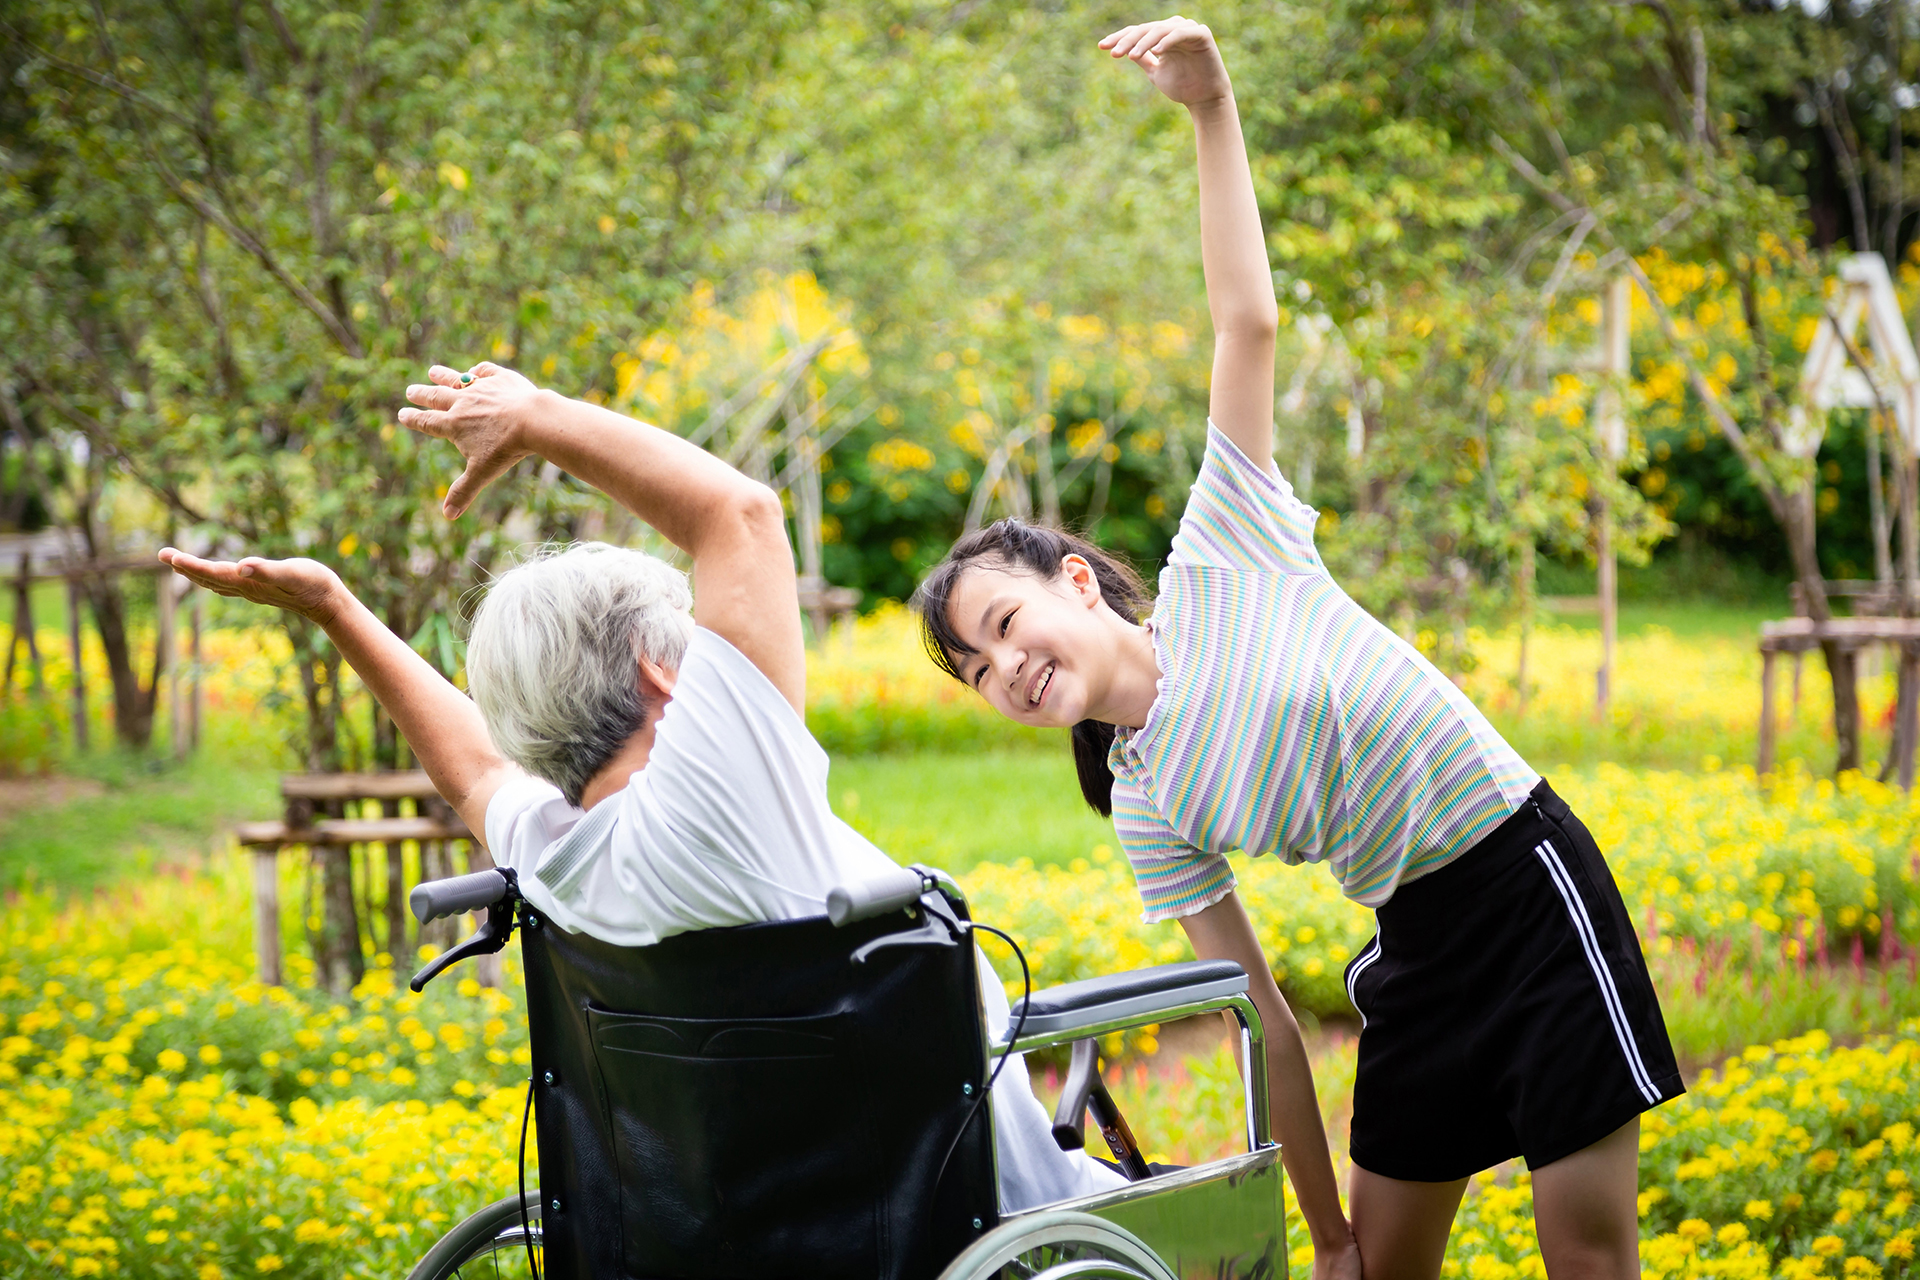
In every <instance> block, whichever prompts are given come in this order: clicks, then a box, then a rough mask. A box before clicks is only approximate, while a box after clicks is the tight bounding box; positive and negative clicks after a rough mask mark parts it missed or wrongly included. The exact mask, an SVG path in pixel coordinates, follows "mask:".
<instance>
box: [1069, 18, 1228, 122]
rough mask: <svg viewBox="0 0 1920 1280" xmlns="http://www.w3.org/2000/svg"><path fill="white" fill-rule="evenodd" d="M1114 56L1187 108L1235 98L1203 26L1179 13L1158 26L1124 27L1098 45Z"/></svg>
mask: <svg viewBox="0 0 1920 1280" xmlns="http://www.w3.org/2000/svg"><path fill="white" fill-rule="evenodd" d="M1100 47H1101V48H1102V49H1105V50H1107V51H1109V52H1110V53H1112V54H1113V56H1114V57H1116V58H1131V59H1133V61H1134V63H1135V64H1136V65H1137V66H1138V67H1139V68H1140V69H1141V70H1142V71H1144V72H1146V74H1147V79H1149V80H1151V81H1153V87H1154V88H1156V89H1158V90H1159V91H1160V92H1161V93H1164V94H1166V95H1167V97H1169V98H1171V99H1172V100H1173V101H1175V102H1177V103H1179V104H1180V105H1181V106H1183V107H1193V106H1198V105H1200V104H1201V103H1205V102H1214V101H1218V100H1220V99H1223V98H1227V97H1230V96H1232V94H1233V82H1232V81H1230V80H1228V79H1227V64H1226V63H1224V62H1222V61H1221V60H1220V47H1219V46H1218V45H1216V44H1215V43H1214V42H1213V32H1211V31H1209V30H1208V29H1207V28H1206V27H1205V26H1203V25H1201V24H1200V23H1198V22H1195V21H1193V19H1191V18H1183V17H1181V16H1180V15H1179V14H1175V15H1174V16H1173V17H1171V18H1163V19H1161V20H1160V21H1159V22H1148V23H1144V24H1141V25H1138V26H1132V27H1122V28H1121V29H1120V30H1118V31H1116V32H1114V33H1113V34H1112V35H1110V36H1108V37H1107V38H1106V39H1105V40H1102V41H1101V42H1100Z"/></svg>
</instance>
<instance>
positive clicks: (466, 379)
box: [460, 373, 473, 387]
mask: <svg viewBox="0 0 1920 1280" xmlns="http://www.w3.org/2000/svg"><path fill="white" fill-rule="evenodd" d="M472 381H473V375H472V374H470V373H463V374H461V375H460V385H461V386H463V387H464V386H466V385H467V384H468V383H470V382H472Z"/></svg>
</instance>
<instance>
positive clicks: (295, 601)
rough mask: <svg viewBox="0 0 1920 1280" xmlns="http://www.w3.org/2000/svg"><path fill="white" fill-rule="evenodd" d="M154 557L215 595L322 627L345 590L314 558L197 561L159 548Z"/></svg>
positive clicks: (181, 552) (337, 575)
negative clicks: (288, 613)
mask: <svg viewBox="0 0 1920 1280" xmlns="http://www.w3.org/2000/svg"><path fill="white" fill-rule="evenodd" d="M160 559H161V561H162V562H163V563H165V564H169V565H172V566H173V571H174V572H175V573H177V574H179V575H180V576H181V577H183V578H185V579H187V581H189V582H192V583H194V584H196V585H198V586H202V587H205V588H206V589H207V590H209V591H212V592H215V593H216V594H219V595H223V596H238V597H239V598H240V599H242V600H251V601H253V602H254V603H255V604H267V605H272V606H273V607H274V608H276V609H289V610H292V611H293V612H294V613H297V614H299V615H300V616H301V617H303V618H306V619H308V620H309V621H312V622H317V623H320V624H321V625H322V626H324V625H326V623H327V622H328V620H329V619H331V618H332V617H333V615H334V613H335V611H336V610H337V609H338V607H339V595H340V593H344V592H345V590H346V588H345V587H344V586H342V585H341V582H340V575H339V574H337V573H335V572H334V571H333V570H331V569H329V568H327V566H325V565H323V564H321V563H320V562H319V561H317V560H263V559H261V558H260V557H259V556H248V557H247V558H246V559H244V560H241V561H239V562H237V563H236V562H235V561H232V560H202V559H201V558H200V557H199V556H190V555H188V554H187V553H186V552H184V551H178V550H175V549H174V548H172V547H163V548H161V551H160Z"/></svg>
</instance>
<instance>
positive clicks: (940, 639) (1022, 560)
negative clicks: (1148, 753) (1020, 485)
mask: <svg viewBox="0 0 1920 1280" xmlns="http://www.w3.org/2000/svg"><path fill="white" fill-rule="evenodd" d="M1072 555H1077V556H1079V557H1080V558H1082V559H1083V560H1085V561H1086V562H1087V563H1088V564H1089V565H1091V566H1093V578H1094V581H1095V582H1096V583H1098V584H1099V586H1100V598H1101V599H1103V600H1105V601H1106V603H1107V606H1108V607H1109V608H1111V609H1112V610H1113V611H1114V612H1115V613H1117V614H1119V615H1120V616H1121V617H1122V618H1125V619H1126V620H1127V621H1128V622H1131V623H1134V624H1135V625H1138V624H1139V623H1140V621H1141V620H1142V619H1143V618H1144V617H1145V616H1146V614H1147V612H1148V610H1149V609H1150V608H1151V607H1152V603H1153V602H1152V597H1151V596H1150V595H1149V594H1148V592H1147V586H1146V583H1144V582H1143V581H1141V579H1140V575H1139V574H1137V573H1135V572H1134V571H1133V568H1132V566H1130V565H1128V564H1127V563H1126V562H1125V561H1124V560H1121V559H1119V558H1118V557H1116V556H1113V555H1110V554H1109V553H1107V552H1105V551H1102V550H1101V549H1100V548H1099V547H1096V546H1094V545H1093V544H1092V543H1091V542H1088V541H1087V540H1086V539H1085V538H1081V537H1077V536H1075V535H1074V534H1071V533H1068V532H1067V531H1066V530H1064V529H1051V528H1048V527H1046V526H1044V525H1031V524H1027V523H1026V522H1025V521H1022V520H1014V519H1007V520H997V521H995V522H994V523H992V524H990V525H988V526H987V527H986V528H984V529H981V530H978V531H977V532H974V533H970V534H968V535H967V536H966V537H964V538H962V539H960V541H958V542H956V543H954V544H953V550H951V551H949V552H947V558H946V559H945V560H942V561H941V562H940V563H939V565H938V566H936V567H935V568H934V570H933V572H932V573H930V574H928V575H927V578H926V581H924V582H922V583H921V584H920V589H919V590H918V591H916V592H914V596H913V608H914V611H915V612H917V613H918V614H919V615H920V639H921V642H922V643H923V644H925V645H926V649H927V656H928V657H929V658H931V659H933V664H934V665H935V666H936V667H939V668H940V669H941V670H942V671H944V672H946V673H947V674H948V675H950V676H952V677H953V678H954V679H956V680H958V681H960V682H961V683H962V684H964V683H966V677H965V676H964V675H962V674H961V673H960V666H959V663H958V662H957V661H956V660H955V659H956V657H965V656H967V655H969V654H972V653H974V652H976V650H975V649H974V648H973V646H972V645H969V644H968V643H967V642H966V641H965V640H963V639H961V638H960V634H959V632H958V631H957V630H956V629H955V628H954V625H953V618H952V615H951V613H950V607H951V604H952V600H953V592H954V588H955V587H957V586H958V585H959V582H960V578H961V576H962V575H963V574H965V573H966V571H967V570H968V569H970V568H973V567H974V566H975V565H991V566H996V567H999V568H1003V569H1010V570H1012V571H1014V572H1016V573H1030V574H1033V575H1034V576H1035V577H1038V578H1044V579H1047V580H1051V579H1053V578H1055V577H1057V576H1059V573H1060V562H1061V561H1062V560H1065V559H1066V558H1067V557H1068V556H1072ZM1113 732H1114V727H1113V726H1112V725H1110V724H1107V723H1105V722H1104V721H1100V720H1082V721H1081V722H1080V723H1079V724H1076V725H1074V726H1073V767H1074V771H1075V772H1076V773H1078V774H1079V776H1080V794H1081V795H1082V796H1084V797H1085V798H1086V801H1087V804H1088V806H1089V807H1091V808H1092V809H1093V811H1094V812H1095V813H1098V814H1100V815H1101V816H1102V817H1110V816H1112V814H1113V770H1112V769H1111V768H1110V767H1109V766H1108V764H1107V756H1108V753H1109V752H1110V751H1111V750H1112V748H1113Z"/></svg>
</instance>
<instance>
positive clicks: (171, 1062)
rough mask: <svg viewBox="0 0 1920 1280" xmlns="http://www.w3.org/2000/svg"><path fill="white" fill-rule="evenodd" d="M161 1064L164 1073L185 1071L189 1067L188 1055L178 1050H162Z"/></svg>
mask: <svg viewBox="0 0 1920 1280" xmlns="http://www.w3.org/2000/svg"><path fill="white" fill-rule="evenodd" d="M159 1063H160V1069H161V1070H162V1071H184V1070H185V1069H186V1066H187V1055H186V1054H184V1053H182V1052H180V1051H179V1050H178V1049H162V1050H161V1051H160V1057H159Z"/></svg>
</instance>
